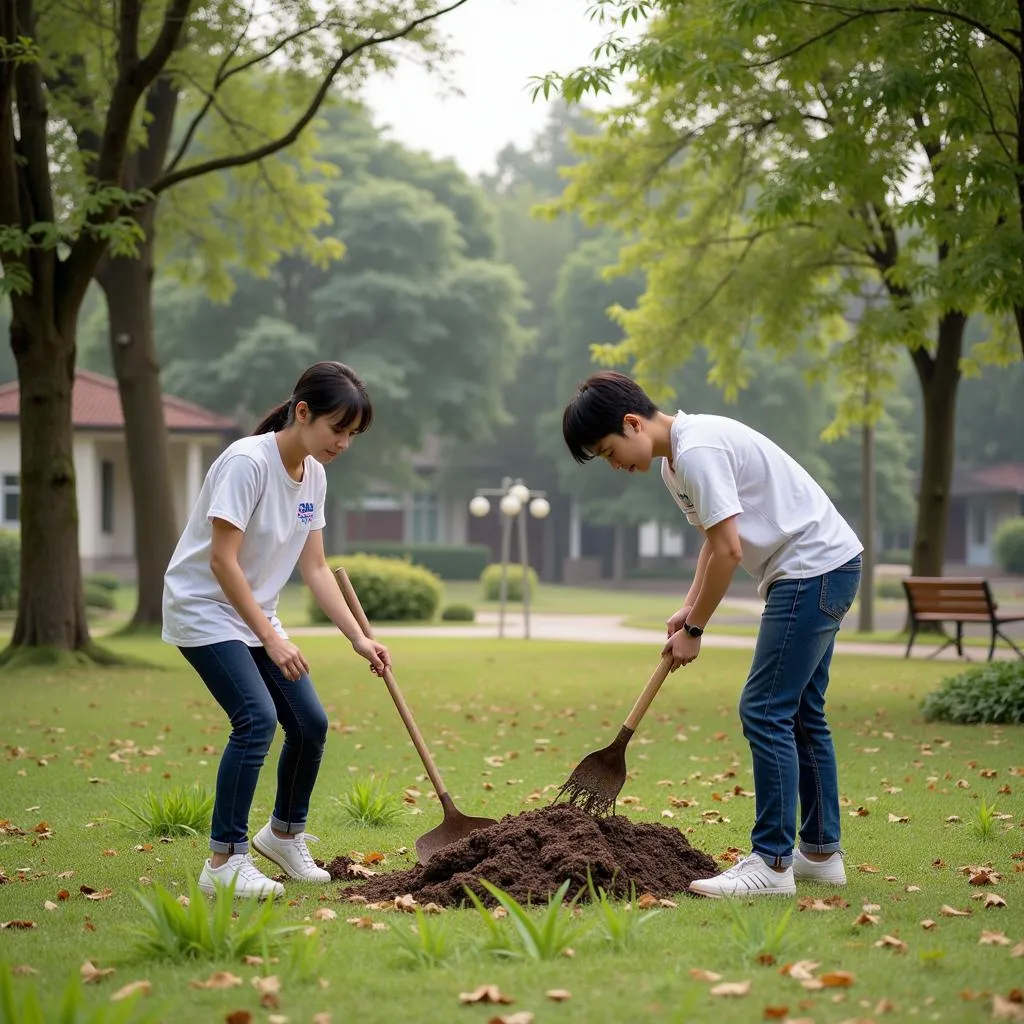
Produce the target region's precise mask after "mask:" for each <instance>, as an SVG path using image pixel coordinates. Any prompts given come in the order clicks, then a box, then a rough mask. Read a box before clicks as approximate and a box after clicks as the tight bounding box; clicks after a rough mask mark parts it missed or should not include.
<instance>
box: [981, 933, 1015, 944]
mask: <svg viewBox="0 0 1024 1024" xmlns="http://www.w3.org/2000/svg"><path fill="white" fill-rule="evenodd" d="M1011 941H1012V940H1011V939H1008V938H1007V937H1006V933H1005V932H990V931H985V930H983V931H982V933H981V938H980V939H978V945H979V946H1008V945H1010V943H1011Z"/></svg>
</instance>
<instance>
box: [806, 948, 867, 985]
mask: <svg viewBox="0 0 1024 1024" xmlns="http://www.w3.org/2000/svg"><path fill="white" fill-rule="evenodd" d="M876 945H877V943H876ZM818 980H819V981H820V982H821V983H822V985H824V986H825V988H849V987H850V986H851V985H852V984H853V983H854V981H855V978H854V976H853V975H852V974H851V973H850V972H849V971H826V972H825V973H824V974H823V975H822V976H821V977H820V978H819V979H818Z"/></svg>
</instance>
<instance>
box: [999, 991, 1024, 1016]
mask: <svg viewBox="0 0 1024 1024" xmlns="http://www.w3.org/2000/svg"><path fill="white" fill-rule="evenodd" d="M992 1019H993V1020H1024V1006H1022V1005H1021V1004H1020V1003H1015V1002H1013V1001H1012V1000H1010V999H1004V998H1003V997H1002V996H1001V995H999V994H998V993H996V995H994V996H992Z"/></svg>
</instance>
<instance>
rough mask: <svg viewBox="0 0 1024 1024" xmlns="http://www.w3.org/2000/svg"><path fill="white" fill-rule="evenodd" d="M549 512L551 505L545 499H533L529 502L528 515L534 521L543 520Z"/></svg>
mask: <svg viewBox="0 0 1024 1024" xmlns="http://www.w3.org/2000/svg"><path fill="white" fill-rule="evenodd" d="M550 511H551V505H550V503H549V502H548V500H547V498H534V499H533V501H531V502H530V515H531V516H533V518H534V519H545V518H547V514H548V513H549V512H550Z"/></svg>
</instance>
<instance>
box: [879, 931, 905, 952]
mask: <svg viewBox="0 0 1024 1024" xmlns="http://www.w3.org/2000/svg"><path fill="white" fill-rule="evenodd" d="M875 946H876V947H877V948H878V949H892V950H894V951H895V952H897V953H906V951H907V944H906V943H905V942H904V941H903V940H902V939H898V938H896V936H895V935H883V936H882V937H881V938H880V939H879V940H878V941H877V942H876V943H875Z"/></svg>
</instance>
